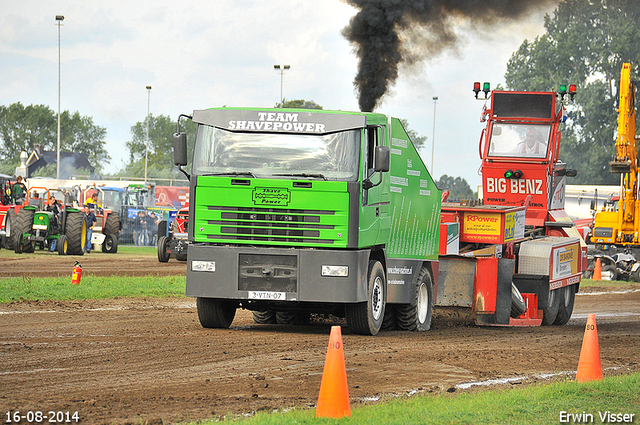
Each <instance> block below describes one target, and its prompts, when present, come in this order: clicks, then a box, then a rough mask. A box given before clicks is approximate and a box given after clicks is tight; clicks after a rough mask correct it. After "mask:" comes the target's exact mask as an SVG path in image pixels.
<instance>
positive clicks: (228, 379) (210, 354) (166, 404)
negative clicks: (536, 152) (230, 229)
mask: <svg viewBox="0 0 640 425" xmlns="http://www.w3.org/2000/svg"><path fill="white" fill-rule="evenodd" d="M16 257H19V258H16ZM16 257H3V258H0V276H9V275H18V276H22V275H24V274H40V275H42V274H47V275H63V276H70V269H71V266H70V265H69V264H67V262H64V264H63V265H60V258H58V257H57V256H55V255H47V254H45V255H42V254H41V255H38V253H36V254H34V255H25V256H16ZM114 257H115V258H114ZM72 259H73V257H69V260H72ZM114 260H115V261H114ZM80 261H81V263H82V265H83V268H84V270H85V273H89V274H91V273H96V274H116V275H127V274H132V275H140V274H153V275H170V274H181V273H184V268H185V263H179V262H176V261H175V260H173V259H172V260H171V261H170V262H169V263H168V264H160V263H158V261H157V260H156V259H155V258H152V257H145V258H138V259H135V258H132V257H130V256H123V255H120V254H117V255H116V256H113V255H108V254H102V253H95V254H94V253H92V254H91V255H89V256H84V257H82V259H81V260H80ZM131 264H135V267H133V266H131V267H129V266H130V265H131ZM71 265H72V264H71ZM626 289H627V290H630V291H631V292H626V293H608V294H600V295H587V294H580V295H579V296H578V297H577V298H576V307H575V310H574V316H573V318H572V320H571V321H570V322H569V324H568V325H566V326H562V327H545V328H479V327H475V326H468V325H453V324H450V323H444V322H442V321H438V320H434V324H433V327H432V330H431V331H430V332H427V333H421V334H417V333H407V332H399V331H397V332H396V331H394V332H383V333H381V334H380V335H378V336H377V337H365V336H359V335H352V334H350V333H349V330H348V328H346V327H343V338H344V347H345V357H346V366H347V375H348V381H349V393H350V397H351V400H352V403H353V404H356V403H360V402H363V403H364V402H369V401H370V400H377V399H379V398H380V399H385V398H386V397H389V396H394V395H398V394H407V393H409V392H413V391H417V392H418V393H424V392H440V391H447V390H449V391H452V390H455V388H456V387H455V386H456V384H460V383H465V382H470V381H475V380H485V379H490V378H498V377H514V376H522V377H524V376H529V377H532V378H531V379H533V380H535V379H538V378H535V375H537V374H543V373H557V372H567V371H568V372H571V371H575V370H576V367H577V364H578V358H579V354H580V347H581V344H582V337H583V334H584V327H585V323H586V316H587V313H596V317H597V320H598V323H597V324H598V336H599V342H600V353H601V358H602V365H603V368H604V372H605V375H606V374H618V373H629V372H630V371H638V370H640V354H639V353H638V348H637V347H638V346H640V285H638V284H636V285H633V284H631V285H629V286H628V287H627V288H626ZM591 292H593V290H592V291H591ZM334 324H335V323H334ZM329 330H330V323H317V324H312V325H308V326H283V325H255V324H254V323H253V320H252V318H251V314H250V313H248V312H245V311H239V312H238V314H237V316H236V319H235V321H234V322H233V324H232V328H231V329H228V330H210V329H203V328H201V327H200V325H199V323H198V318H197V313H196V309H195V302H194V300H192V299H189V298H175V299H170V300H157V299H135V300H132V299H116V300H108V301H82V302H21V303H13V304H8V305H7V304H5V305H0V388H1V390H0V414H2V415H3V419H2V420H3V421H4V420H6V412H7V411H9V410H12V411H15V410H20V411H21V412H23V413H26V412H27V411H36V410H40V411H45V412H48V411H64V412H67V411H70V412H75V411H77V412H78V414H79V417H80V418H81V423H87V424H95V423H98V424H100V423H118V424H121V423H136V424H137V423H140V422H139V421H140V419H142V420H143V421H147V422H148V423H157V424H160V423H162V421H164V423H174V422H178V421H186V420H198V419H206V418H210V417H212V416H214V417H216V416H224V415H226V414H228V413H242V412H251V411H255V410H261V409H268V410H270V409H276V408H284V407H289V406H293V405H295V406H299V407H307V406H313V405H314V404H315V403H316V401H317V396H318V390H319V387H320V379H321V375H322V369H323V364H324V357H325V354H326V349H327V343H328V335H329ZM564 376H565V375H561V377H560V378H559V379H564ZM569 376H571V375H569ZM458 391H459V389H458ZM24 423H26V422H24Z"/></svg>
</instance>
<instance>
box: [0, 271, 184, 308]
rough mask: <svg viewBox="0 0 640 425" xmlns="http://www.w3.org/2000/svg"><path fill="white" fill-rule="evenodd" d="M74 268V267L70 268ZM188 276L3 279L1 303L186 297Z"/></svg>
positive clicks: (1, 282) (0, 290)
mask: <svg viewBox="0 0 640 425" xmlns="http://www.w3.org/2000/svg"><path fill="white" fill-rule="evenodd" d="M70 270H71V269H70ZM185 284H186V277H185V276H162V277H157V276H139V277H123V276H109V277H100V276H83V277H82V280H81V281H80V284H79V285H72V284H71V271H69V277H64V278H63V277H49V278H43V277H18V278H6V279H0V303H9V302H13V301H25V300H38V301H42V300H86V299H105V298H115V297H179V296H180V297H183V296H184V294H185Z"/></svg>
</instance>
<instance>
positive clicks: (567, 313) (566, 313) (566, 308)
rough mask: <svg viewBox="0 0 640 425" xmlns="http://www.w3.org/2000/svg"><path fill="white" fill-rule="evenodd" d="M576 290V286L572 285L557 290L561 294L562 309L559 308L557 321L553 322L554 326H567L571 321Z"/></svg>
mask: <svg viewBox="0 0 640 425" xmlns="http://www.w3.org/2000/svg"><path fill="white" fill-rule="evenodd" d="M576 288H577V286H576V285H570V286H565V287H564V288H560V289H558V290H557V291H558V292H559V294H558V295H559V298H560V307H559V308H558V315H557V316H556V320H555V321H554V322H553V324H554V325H557V326H562V325H566V324H567V322H568V321H569V319H571V315H572V314H573V304H574V303H575V300H576Z"/></svg>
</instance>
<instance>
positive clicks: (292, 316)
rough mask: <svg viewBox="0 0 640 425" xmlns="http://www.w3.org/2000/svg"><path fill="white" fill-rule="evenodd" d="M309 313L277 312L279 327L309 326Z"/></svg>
mask: <svg viewBox="0 0 640 425" xmlns="http://www.w3.org/2000/svg"><path fill="white" fill-rule="evenodd" d="M309 320H310V315H309V313H301V312H292V311H278V312H276V323H278V324H279V325H307V324H309Z"/></svg>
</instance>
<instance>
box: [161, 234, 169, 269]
mask: <svg viewBox="0 0 640 425" xmlns="http://www.w3.org/2000/svg"><path fill="white" fill-rule="evenodd" d="M168 243H169V241H168V240H167V237H166V236H160V239H158V261H160V262H161V263H166V262H168V261H169V257H170V256H171V254H169V253H168V252H167V245H168Z"/></svg>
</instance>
